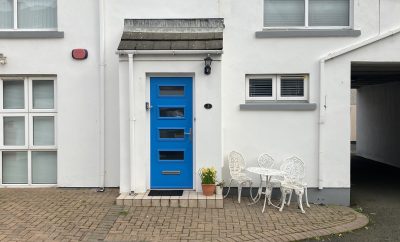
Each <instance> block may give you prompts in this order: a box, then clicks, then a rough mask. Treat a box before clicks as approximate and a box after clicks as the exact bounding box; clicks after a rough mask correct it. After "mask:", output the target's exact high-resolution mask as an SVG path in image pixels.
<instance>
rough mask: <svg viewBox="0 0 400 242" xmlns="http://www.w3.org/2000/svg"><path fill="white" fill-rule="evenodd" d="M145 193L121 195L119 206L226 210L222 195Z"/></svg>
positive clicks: (187, 192) (185, 192)
mask: <svg viewBox="0 0 400 242" xmlns="http://www.w3.org/2000/svg"><path fill="white" fill-rule="evenodd" d="M148 193H149V191H147V192H145V193H135V194H133V195H129V194H121V195H119V197H118V198H117V205H123V206H135V207H177V208H178V207H181V208H224V200H223V197H222V195H215V194H214V195H212V196H204V195H203V193H198V192H195V191H183V194H182V196H162V197H161V196H160V197H159V196H148Z"/></svg>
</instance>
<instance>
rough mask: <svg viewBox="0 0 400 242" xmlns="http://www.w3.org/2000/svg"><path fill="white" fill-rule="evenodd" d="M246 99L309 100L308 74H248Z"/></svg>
mask: <svg viewBox="0 0 400 242" xmlns="http://www.w3.org/2000/svg"><path fill="white" fill-rule="evenodd" d="M246 100H248V101H279V100H294V101H296V100H297V101H304V100H308V75H303V74H301V75H300V74H299V75H248V76H247V77H246Z"/></svg>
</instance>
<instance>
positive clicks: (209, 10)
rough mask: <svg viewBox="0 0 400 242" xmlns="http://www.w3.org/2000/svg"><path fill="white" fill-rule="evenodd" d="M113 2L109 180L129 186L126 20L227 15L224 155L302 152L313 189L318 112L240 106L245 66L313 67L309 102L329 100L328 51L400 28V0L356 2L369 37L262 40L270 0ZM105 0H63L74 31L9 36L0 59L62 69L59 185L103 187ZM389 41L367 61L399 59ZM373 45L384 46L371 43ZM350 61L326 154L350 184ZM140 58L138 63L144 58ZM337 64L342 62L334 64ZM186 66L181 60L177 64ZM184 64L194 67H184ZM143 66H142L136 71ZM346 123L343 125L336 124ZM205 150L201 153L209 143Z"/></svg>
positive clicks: (329, 171) (332, 104) (339, 86)
mask: <svg viewBox="0 0 400 242" xmlns="http://www.w3.org/2000/svg"><path fill="white" fill-rule="evenodd" d="M105 2H106V4H105V11H106V13H105V15H106V19H105V31H106V32H105V35H106V43H105V44H106V86H105V90H106V95H105V101H106V103H105V105H106V106H105V111H106V113H105V117H106V119H105V125H106V130H105V142H106V143H105V160H106V166H105V168H106V179H105V180H106V186H119V184H120V168H119V161H120V158H121V159H122V157H120V144H119V140H120V137H119V130H120V120H119V117H120V115H121V114H120V113H119V111H120V110H119V109H118V108H117V107H119V95H120V93H119V90H121V87H119V85H118V79H119V78H122V79H124V78H127V73H126V74H123V73H122V72H123V71H124V69H125V72H127V68H125V67H124V66H122V67H121V66H120V67H119V66H118V65H119V64H120V63H119V57H118V56H117V55H116V54H115V51H116V49H117V46H118V43H119V41H120V37H121V35H122V30H123V19H125V18H214V17H222V18H224V19H225V26H226V28H225V31H224V54H223V56H222V62H221V82H220V83H221V108H220V110H221V119H222V122H221V132H222V138H221V139H222V140H221V143H222V144H221V145H222V149H221V150H220V151H221V154H220V155H221V156H223V157H224V158H225V159H224V161H225V163H226V155H227V154H228V152H229V151H231V150H237V151H239V152H242V153H243V154H244V156H245V158H246V159H247V162H248V165H250V166H252V165H255V164H256V159H257V156H258V155H259V154H261V153H263V152H267V153H269V154H270V155H272V156H273V157H274V158H275V159H277V160H282V159H284V158H286V157H288V156H290V155H297V156H299V157H300V158H302V159H303V160H304V161H305V162H306V165H307V181H308V183H309V186H310V187H316V186H318V152H319V147H318V117H319V113H318V110H316V111H240V110H239V104H242V103H244V102H245V74H281V73H282V74H286V73H308V74H309V75H310V86H309V96H310V98H309V100H310V102H313V103H317V104H318V105H319V60H320V58H321V57H323V56H325V55H326V54H328V53H329V52H331V51H333V50H336V49H340V48H343V47H345V46H348V45H350V44H352V43H357V42H360V41H362V40H363V39H367V38H369V37H372V36H375V35H377V34H378V33H379V32H384V31H386V30H388V29H392V28H394V27H399V26H400V24H399V21H398V13H399V12H400V2H399V1H396V0H381V1H378V0H354V28H355V29H360V30H361V33H362V34H361V36H360V37H357V38H353V37H347V38H345V37H338V38H332V37H330V38H323V37H322V38H283V39H279V38H278V39H275V38H273V39H268V38H266V39H256V38H255V32H256V31H260V30H262V24H263V1H262V0H247V1H238V0H233V1H232V0H219V1H216V0H191V1H185V0H169V1H162V0H146V1H143V0H119V1H111V0H105ZM379 2H381V7H380V9H381V14H379V12H378V9H379V7H378V3H379ZM97 3H98V1H95V0H90V1H89V0H88V1H78V0H69V1H61V0H60V1H58V12H59V13H58V25H59V30H60V31H64V32H65V37H64V38H63V39H18V40H15V39H0V52H1V53H4V54H5V55H6V56H7V57H8V64H7V65H4V66H0V74H25V73H31V74H56V75H57V77H58V78H57V81H58V93H57V98H58V107H57V108H58V109H57V111H58V130H57V135H58V141H57V143H58V169H59V177H58V184H59V186H79V187H81V186H99V185H100V184H99V183H100V177H99V173H100V170H99V169H100V164H99V157H100V155H99V154H100V150H99V147H100V146H99V142H100V141H99V137H100V136H99V116H100V115H99V103H100V102H99V58H98V56H99V50H98V49H99V38H98V36H99V33H98V5H97ZM379 16H380V17H379ZM382 43H387V41H383V42H382ZM396 43H398V42H396ZM387 44H388V45H389V47H390V48H389V50H383V52H382V53H381V54H380V55H381V56H377V55H378V54H379V53H375V55H373V56H372V55H371V56H370V57H368V58H364V59H366V60H372V61H376V60H375V59H374V58H375V57H376V58H377V59H378V60H379V59H380V60H387V59H396V58H391V57H390V56H391V55H393V54H394V53H395V51H393V45H392V44H393V43H387ZM379 45H383V44H379ZM374 46H375V45H374ZM397 46H398V44H397ZM73 48H86V49H88V50H89V58H88V59H87V60H85V61H74V60H72V59H71V57H70V53H71V50H72V49H73ZM371 52H376V51H374V50H371ZM354 53H358V52H354ZM397 53H398V52H397ZM352 55H353V54H352ZM346 56H347V55H346ZM346 58H347V57H346ZM343 59H345V58H341V59H340V61H336V60H333V61H331V63H332V64H330V63H328V64H327V67H326V68H327V69H328V70H327V72H326V73H328V74H327V76H328V78H327V79H326V83H327V87H329V89H328V90H329V93H328V102H329V104H328V110H327V114H326V123H325V124H324V127H325V128H324V131H323V132H324V137H325V142H326V143H325V147H324V150H323V154H324V155H323V156H322V157H324V161H323V162H324V163H323V165H324V170H325V173H326V174H324V186H325V187H347V188H348V187H349V186H350V178H349V167H350V166H349V159H350V158H349V152H350V150H349V145H348V143H349V134H350V125H349V120H350V118H349V112H348V109H349V99H350V96H349V95H350V94H349V93H350V84H349V75H350V74H349V73H350V67H349V65H348V63H349V61H350V60H353V59H357V58H349V59H346V61H342V60H343ZM359 59H363V58H361V57H360V58H359ZM338 60H339V59H338ZM336 62H338V63H336ZM122 65H125V64H122ZM140 65H141V66H142V67H143V68H144V70H145V71H150V68H148V66H146V65H145V64H140ZM135 66H136V67H135V68H138V65H135ZM331 66H332V68H333V67H334V68H335V69H334V70H329V68H331ZM159 67H160V68H159V70H152V71H155V72H158V71H160V70H163V69H164V68H165V67H164V66H163V64H160V66H159ZM187 67H188V68H189V67H190V68H191V69H192V70H191V71H190V72H196V71H200V72H201V71H202V68H201V67H200V64H199V65H198V66H197V67H195V66H187ZM213 67H214V66H213ZM179 68H180V67H178V66H177V68H176V69H179ZM188 68H186V69H188ZM196 68H197V69H196ZM195 69H196V70H195ZM144 70H142V73H144V72H145V71H144ZM213 70H214V69H213ZM179 71H182V72H187V70H183V69H179V70H178V72H179ZM138 72H139V71H138V70H137V69H135V71H134V73H138ZM329 73H331V74H332V75H329ZM121 75H126V76H121ZM196 76H197V75H196ZM141 77H143V74H141ZM334 77H335V78H336V79H335V78H334ZM336 80H342V82H337V81H336ZM141 95H143V94H141ZM199 102H200V103H196V105H203V104H204V103H203V100H200V101H199ZM138 105H139V104H138ZM140 105H142V104H140ZM215 110H216V109H215ZM139 122H142V121H139ZM337 130H339V131H338V132H335V131H337ZM141 132H143V131H141ZM198 133H200V130H199V131H198ZM205 134H207V133H205ZM200 141H201V140H196V142H200ZM331 146H332V147H331ZM213 149H216V151H217V150H218V146H216V147H214V146H213V147H211V150H213ZM205 150H207V152H206V153H205V154H204V155H205V156H204V157H200V158H201V159H202V160H203V159H204V160H205V161H206V162H208V161H210V162H211V160H212V159H213V158H214V157H217V156H219V154H213V155H212V157H209V156H208V155H209V153H210V150H209V148H207V149H205ZM142 152H143V151H142ZM196 152H197V153H199V152H200V150H197V151H196ZM202 152H204V151H202ZM138 155H143V154H138ZM200 158H199V159H200ZM212 162H215V161H212ZM221 162H222V161H221ZM202 166H203V165H202ZM204 166H205V164H204ZM222 172H223V178H224V179H225V180H227V179H228V178H229V177H228V170H227V168H226V166H225V168H224V169H223V171H222ZM337 174H341V175H340V176H338V175H337ZM342 174H343V175H342Z"/></svg>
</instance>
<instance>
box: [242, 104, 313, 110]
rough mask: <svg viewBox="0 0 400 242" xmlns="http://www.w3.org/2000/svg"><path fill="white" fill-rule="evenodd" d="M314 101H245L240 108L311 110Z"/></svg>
mask: <svg viewBox="0 0 400 242" xmlns="http://www.w3.org/2000/svg"><path fill="white" fill-rule="evenodd" d="M315 109H317V104H316V103H245V104H240V110H244V111H246V110H248V111H313V110H315Z"/></svg>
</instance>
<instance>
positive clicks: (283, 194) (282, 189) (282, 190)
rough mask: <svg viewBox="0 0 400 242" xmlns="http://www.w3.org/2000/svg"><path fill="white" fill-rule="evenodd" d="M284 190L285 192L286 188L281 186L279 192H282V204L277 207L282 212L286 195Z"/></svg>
mask: <svg viewBox="0 0 400 242" xmlns="http://www.w3.org/2000/svg"><path fill="white" fill-rule="evenodd" d="M286 192H287V189H285V188H282V187H281V193H282V198H281V200H282V204H281V207H280V208H279V212H282V210H283V207H284V206H285V203H286V195H287V193H286Z"/></svg>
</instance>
